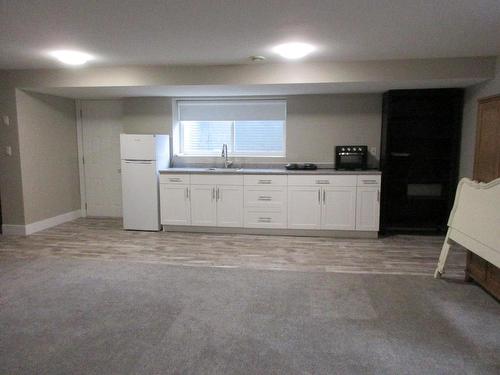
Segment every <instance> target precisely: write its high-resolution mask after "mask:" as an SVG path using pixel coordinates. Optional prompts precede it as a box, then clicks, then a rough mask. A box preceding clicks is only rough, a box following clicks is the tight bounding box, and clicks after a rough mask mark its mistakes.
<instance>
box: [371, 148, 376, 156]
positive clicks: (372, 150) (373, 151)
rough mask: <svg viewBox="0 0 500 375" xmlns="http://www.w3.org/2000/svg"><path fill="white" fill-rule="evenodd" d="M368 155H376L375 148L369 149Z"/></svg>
mask: <svg viewBox="0 0 500 375" xmlns="http://www.w3.org/2000/svg"><path fill="white" fill-rule="evenodd" d="M370 154H372V155H377V148H376V147H370Z"/></svg>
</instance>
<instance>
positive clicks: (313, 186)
mask: <svg viewBox="0 0 500 375" xmlns="http://www.w3.org/2000/svg"><path fill="white" fill-rule="evenodd" d="M380 180H381V178H380V175H365V174H363V175H358V176H357V175H313V174H304V175H298V174H294V175H289V176H283V175H245V176H243V175H238V174H235V175H233V174H228V175H217V174H191V175H188V174H165V175H161V176H160V202H161V223H162V224H164V225H192V226H207V227H234V228H274V229H279V228H288V229H310V230H348V231H352V230H359V231H371V232H376V231H378V230H379V213H380V202H379V197H380Z"/></svg>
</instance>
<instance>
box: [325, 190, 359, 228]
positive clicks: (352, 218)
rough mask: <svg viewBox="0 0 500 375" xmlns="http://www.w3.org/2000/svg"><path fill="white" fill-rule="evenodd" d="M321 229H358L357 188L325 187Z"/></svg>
mask: <svg viewBox="0 0 500 375" xmlns="http://www.w3.org/2000/svg"><path fill="white" fill-rule="evenodd" d="M321 200H322V202H323V205H322V212H321V229H329V230H355V229H356V187H355V186H353V187H324V188H323V189H322V191H321Z"/></svg>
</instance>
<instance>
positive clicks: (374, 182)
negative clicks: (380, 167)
mask: <svg viewBox="0 0 500 375" xmlns="http://www.w3.org/2000/svg"><path fill="white" fill-rule="evenodd" d="M361 182H362V183H363V184H367V185H370V184H376V183H377V180H361Z"/></svg>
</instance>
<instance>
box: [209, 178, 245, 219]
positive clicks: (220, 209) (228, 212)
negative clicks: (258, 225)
mask: <svg viewBox="0 0 500 375" xmlns="http://www.w3.org/2000/svg"><path fill="white" fill-rule="evenodd" d="M215 189H216V192H215V199H216V202H217V226H218V227H242V226H243V186H231V185H221V186H216V187H215Z"/></svg>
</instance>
